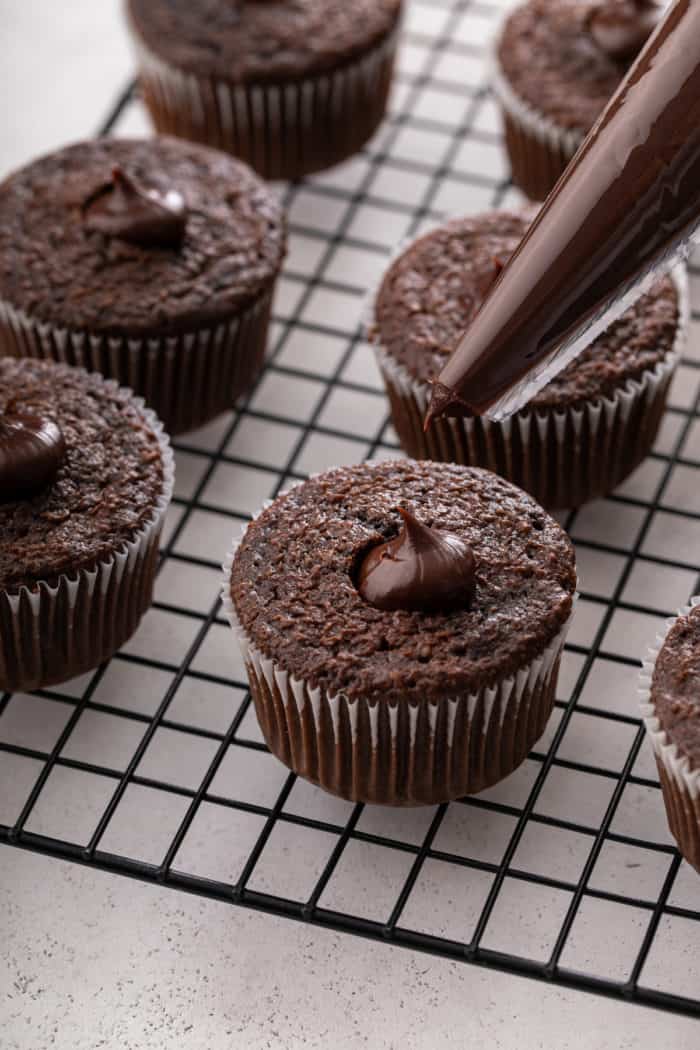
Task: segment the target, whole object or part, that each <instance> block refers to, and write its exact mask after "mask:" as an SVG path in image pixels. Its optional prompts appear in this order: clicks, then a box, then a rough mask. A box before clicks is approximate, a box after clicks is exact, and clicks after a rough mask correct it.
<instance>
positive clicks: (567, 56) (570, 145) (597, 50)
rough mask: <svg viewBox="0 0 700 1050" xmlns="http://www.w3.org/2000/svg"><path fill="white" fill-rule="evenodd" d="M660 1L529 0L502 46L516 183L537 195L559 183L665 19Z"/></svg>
mask: <svg viewBox="0 0 700 1050" xmlns="http://www.w3.org/2000/svg"><path fill="white" fill-rule="evenodd" d="M662 11H663V4H660V3H655V2H654V0H527V3H525V4H523V5H522V6H520V7H518V8H516V10H515V11H513V13H512V14H511V15H510V16H509V17H508V19H507V20H506V22H505V25H504V28H503V31H502V33H501V35H500V39H499V41H498V44H497V50H496V74H495V78H494V90H495V92H496V95H497V97H498V99H499V102H500V105H501V109H502V113H503V123H504V130H505V138H506V145H507V148H508V153H509V156H510V163H511V169H512V176H513V181H514V182H515V184H516V185H517V186H519V187H520V189H521V190H523V192H524V193H526V194H527V196H528V197H530V198H531V199H532V200H537V201H541V200H544V198H545V197H546V196H547V194H548V193H549V191H550V190H551V189H552V187H553V186H554V183H555V182H556V181H557V179H558V178H559V176H560V175H561V173H562V172H563V170H564V168H565V167H566V165H567V164H568V163H569V161H570V160H571V158H572V157H573V155H574V153H575V152H576V150H577V149H578V147H579V146H580V145H581V143H582V142H583V139H584V138H585V136H586V135H587V134H588V132H589V131H590V130H591V128H592V127H593V124H594V123H595V121H596V120H597V118H598V117H599V116H600V114H601V113H602V111H603V109H604V108H605V105H606V103H607V101H608V99H609V98H610V97H611V96H612V95H613V94H614V92H615V91H616V90H617V88H618V87H619V85H620V81H621V80H622V78H623V77H624V75H625V74H626V72H627V70H628V69H629V67H630V65H631V63H632V62H633V61H634V59H635V58H636V57H637V55H638V54H639V52H640V51H641V50H642V48H643V46H644V44H645V43H646V41H647V39H648V37H649V36H650V35H651V33H652V31H653V29H654V27H655V25H656V23H657V22H658V21H659V19H660V17H661V12H662Z"/></svg>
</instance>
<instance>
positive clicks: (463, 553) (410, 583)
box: [353, 507, 476, 613]
mask: <svg viewBox="0 0 700 1050" xmlns="http://www.w3.org/2000/svg"><path fill="white" fill-rule="evenodd" d="M397 510H398V512H399V514H400V515H401V518H402V525H401V529H400V531H399V532H398V534H397V535H396V536H394V537H393V538H392V539H390V540H388V541H386V542H385V543H380V544H378V545H374V546H372V547H370V548H369V550H365V551H363V552H362V553H361V555H360V557H359V558H358V562H357V565H356V567H355V571H354V573H353V583H354V585H355V588H356V590H357V591H358V593H359V594H360V596H361V597H362V598H363V600H364V601H366V602H367V603H368V604H369V605H373V606H374V607H375V608H376V609H381V610H383V611H385V612H396V611H404V612H422V613H449V612H458V611H466V610H468V609H470V608H471V605H472V602H473V601H474V596H475V593H476V560H475V558H474V552H473V550H472V548H471V547H470V546H469V544H468V543H466V542H465V541H464V540H463V539H462V538H461V537H460V536H457V535H455V534H454V533H451V532H447V531H443V530H441V529H434V528H432V527H431V526H429V525H426V524H424V523H423V522H421V521H419V520H418V518H416V517H415V515H413V514H412V513H411V512H410V511H409V510H407V509H406V508H405V507H398V508H397Z"/></svg>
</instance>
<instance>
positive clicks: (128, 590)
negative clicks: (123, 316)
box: [0, 380, 175, 692]
mask: <svg viewBox="0 0 700 1050" xmlns="http://www.w3.org/2000/svg"><path fill="white" fill-rule="evenodd" d="M107 385H108V386H109V387H112V388H113V389H114V390H117V389H119V386H118V384H117V383H116V382H114V381H112V380H108V381H107ZM125 392H126V393H128V394H131V391H129V390H126V391H125ZM133 402H134V404H135V405H136V407H137V409H139V410H140V411H141V413H142V415H143V418H144V420H145V422H146V424H147V426H148V427H149V429H150V430H152V431H153V432H154V434H155V435H156V437H157V439H158V445H159V449H160V455H161V462H162V466H163V481H162V491H161V493H160V495H159V497H158V499H157V501H156V503H155V505H154V508H153V510H152V512H151V514H150V516H149V518H148V520H147V521H146V522H145V523H144V524H143V525H142V526H141V528H140V530H139V531H138V532H137V533H136V535H135V536H134V537H133V539H131V540H130V541H129V542H127V543H125V544H123V545H122V546H121V547H120V548H118V549H117V550H115V551H114V553H113V554H111V555H110V556H108V557H106V558H105V559H104V560H103V561H100V562H98V563H97V564H96V565H94V566H93V567H92V568H91V569H79V570H77V571H76V572H75V574H72V575H68V574H61V575H60V576H59V577H58V579H57V580H56V581H55V583H52V584H49V583H48V582H46V581H41V582H40V583H39V585H38V587H37V588H36V590H29V589H28V588H27V587H22V588H20V589H19V591H17V592H16V593H9V592H8V591H2V590H0V624H2V625H3V629H2V630H0V691H2V690H7V691H13V692H18V691H22V692H26V691H28V690H30V689H38V688H41V687H42V686H46V685H55V684H58V683H59V682H62V681H65V680H66V679H67V678H73V677H75V676H76V675H79V674H82V673H84V672H85V671H88V670H91V669H92V668H94V667H97V666H98V665H99V664H101V663H102V662H103V661H104V660H106V659H108V658H109V657H110V656H112V655H113V653H114V652H116V650H117V649H118V648H120V646H122V645H123V644H124V643H125V642H126V641H127V639H128V638H130V637H131V635H132V634H133V633H134V631H135V630H136V628H137V627H138V625H139V622H140V620H141V617H142V616H143V614H144V613H145V612H146V610H147V609H148V607H149V606H150V604H151V601H152V594H153V581H154V576H155V568H156V564H157V559H158V545H159V540H160V534H161V531H162V528H163V523H164V521H165V514H166V511H167V509H168V506H169V504H170V500H171V498H172V493H173V486H174V480H175V460H174V456H173V452H172V449H171V446H170V440H169V438H168V435H167V434H166V433H165V430H164V429H163V424H162V423H161V421H160V420H159V419H158V417H157V416H156V415H155V413H154V412H152V411H151V410H150V409H148V408H146V407H145V405H144V402H143V400H142V399H141V398H136V397H134V398H133Z"/></svg>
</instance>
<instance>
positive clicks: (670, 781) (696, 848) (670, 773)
mask: <svg viewBox="0 0 700 1050" xmlns="http://www.w3.org/2000/svg"><path fill="white" fill-rule="evenodd" d="M696 605H700V597H697V598H692V599H691V602H690V605H686V606H685V608H683V609H681V610H680V612H679V613H678V617H672V618H671V619H670V620H668V621H667V622H666V630H665V631H664V632H663V633H662V634H660V635H658V636H657V638H656V643H655V645H654V646H652V647H651V648H650V649H649V651H648V655H647V658H646V659H645V660H644V661H643V663H642V671H641V674H640V677H639V698H640V706H641V712H642V718H643V720H644V725H645V727H646V731H647V734H648V736H649V740H650V742H651V746H652V749H653V751H654V757H655V759H656V765H657V768H658V771H659V780H660V781H661V791H662V793H663V798H664V805H665V806H666V815H667V817H668V823H669V826H670V828H671V833H672V834H673V837H674V838H675V840H676V842H677V843H678V848H679V850H680V851H681V853H682V854H683V856H684V857H685V858H686V860H687V861H688V863H690V864H692V865H693V867H694V868H696V869H697V871H698V872H700V767H698V768H693V767H692V766H691V764H690V760H689V759H688V758H687V757H686V756H685V755H682V754H681V753H680V750H679V748H678V745H677V744H674V743H673V742H672V740H671V739H670V737H669V735H668V733H667V732H666V730H665V729H663V728H662V726H661V722H660V721H659V718H658V717H657V714H656V707H655V705H654V702H653V697H652V690H651V683H652V677H653V674H654V667H655V666H656V660H657V658H658V655H659V653H660V651H661V648H662V646H663V644H664V642H665V641H666V637H667V635H668V632H669V631H670V630H671V628H672V627H673V626H674V624H675V623H676V622H677V619H678V618H680V617H682V616H687V615H688V613H689V612H690V611H691V609H694V608H695V606H696Z"/></svg>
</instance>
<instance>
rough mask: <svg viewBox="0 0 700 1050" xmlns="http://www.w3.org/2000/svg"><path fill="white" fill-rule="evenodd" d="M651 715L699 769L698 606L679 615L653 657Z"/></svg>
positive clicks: (699, 671) (699, 679)
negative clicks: (654, 661)
mask: <svg viewBox="0 0 700 1050" xmlns="http://www.w3.org/2000/svg"><path fill="white" fill-rule="evenodd" d="M651 702H652V704H653V705H654V708H655V711H654V713H655V715H656V717H657V718H658V719H659V722H660V723H661V728H662V729H663V730H665V731H666V733H667V735H668V737H669V739H670V740H671V742H672V743H673V744H676V745H677V747H678V750H679V752H680V754H681V755H682V756H683V757H685V758H687V759H688V760H689V761H690V766H691V769H698V768H700V606H696V607H695V608H694V609H692V610H691V611H690V612H689V613H688V614H687V615H686V616H679V617H678V619H677V620H676V622H675V623H674V625H673V627H672V628H671V630H670V631H669V633H668V635H667V636H666V641H665V642H664V644H663V646H662V648H661V651H660V652H659V655H658V657H657V659H656V664H655V666H654V674H653V676H652V682H651Z"/></svg>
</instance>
